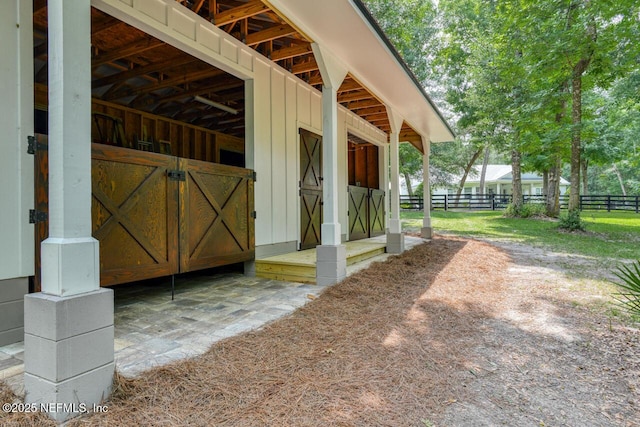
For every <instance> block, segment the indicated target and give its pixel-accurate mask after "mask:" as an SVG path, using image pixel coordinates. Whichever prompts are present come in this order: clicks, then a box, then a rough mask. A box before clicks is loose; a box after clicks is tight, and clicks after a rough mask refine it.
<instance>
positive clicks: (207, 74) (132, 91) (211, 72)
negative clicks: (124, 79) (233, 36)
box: [107, 68, 224, 100]
mask: <svg viewBox="0 0 640 427" xmlns="http://www.w3.org/2000/svg"><path fill="white" fill-rule="evenodd" d="M221 74H224V71H222V70H218V69H217V68H207V69H205V70H199V71H196V72H193V73H189V74H183V75H176V76H173V77H170V78H168V79H165V80H162V81H159V82H158V83H156V84H150V85H145V86H142V87H138V88H132V87H129V86H128V87H123V88H122V90H119V91H117V92H116V93H114V94H112V95H111V96H110V97H109V98H107V100H110V99H119V98H125V97H129V96H135V95H141V94H144V93H149V92H153V91H156V90H159V89H164V88H167V87H171V86H176V85H181V84H185V83H191V82H194V81H197V80H202V79H206V78H211V77H215V76H219V75H221Z"/></svg>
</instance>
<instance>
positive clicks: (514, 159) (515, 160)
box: [511, 149, 522, 212]
mask: <svg viewBox="0 0 640 427" xmlns="http://www.w3.org/2000/svg"><path fill="white" fill-rule="evenodd" d="M520 163H521V154H520V150H516V149H513V150H511V185H512V186H513V200H512V203H513V205H514V206H515V208H516V212H518V211H519V210H520V208H521V207H522V173H521V167H520Z"/></svg>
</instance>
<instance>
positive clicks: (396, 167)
mask: <svg viewBox="0 0 640 427" xmlns="http://www.w3.org/2000/svg"><path fill="white" fill-rule="evenodd" d="M387 114H388V115H389V123H390V124H391V134H390V135H389V143H390V144H389V157H390V159H389V160H390V161H389V170H390V172H389V175H390V181H391V189H390V192H391V197H389V199H390V204H391V218H390V219H389V230H388V231H387V252H388V253H391V254H399V253H402V252H404V234H403V233H402V223H401V222H400V130H401V129H402V123H403V121H404V120H403V119H402V117H401V116H400V115H399V114H397V113H396V112H395V111H394V110H393V109H392V108H390V107H389V106H387Z"/></svg>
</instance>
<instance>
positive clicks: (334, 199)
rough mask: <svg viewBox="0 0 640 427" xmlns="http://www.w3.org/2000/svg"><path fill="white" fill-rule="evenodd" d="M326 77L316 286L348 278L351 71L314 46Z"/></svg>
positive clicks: (323, 98)
mask: <svg viewBox="0 0 640 427" xmlns="http://www.w3.org/2000/svg"><path fill="white" fill-rule="evenodd" d="M312 48H313V53H314V56H315V58H316V61H317V62H318V66H319V68H320V74H321V75H322V177H323V181H322V202H323V209H322V214H323V223H322V228H321V235H322V244H321V245H320V246H318V247H317V248H316V251H317V252H316V253H317V258H316V282H317V283H319V284H331V283H337V282H339V281H341V280H342V279H344V278H345V277H346V275H347V251H346V249H345V246H344V245H342V244H341V243H342V239H341V227H340V220H339V216H338V194H339V193H338V88H340V85H341V84H342V82H343V80H344V78H345V77H346V76H347V69H346V68H345V67H344V65H343V64H342V63H340V61H338V59H337V58H336V57H335V56H333V55H332V54H331V53H330V52H328V51H326V50H325V49H324V48H322V47H321V46H320V45H318V44H316V43H313V44H312Z"/></svg>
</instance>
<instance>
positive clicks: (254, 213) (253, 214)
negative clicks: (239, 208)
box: [251, 211, 258, 219]
mask: <svg viewBox="0 0 640 427" xmlns="http://www.w3.org/2000/svg"><path fill="white" fill-rule="evenodd" d="M257 217H258V213H257V212H256V211H253V212H251V218H253V219H256V218H257Z"/></svg>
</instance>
